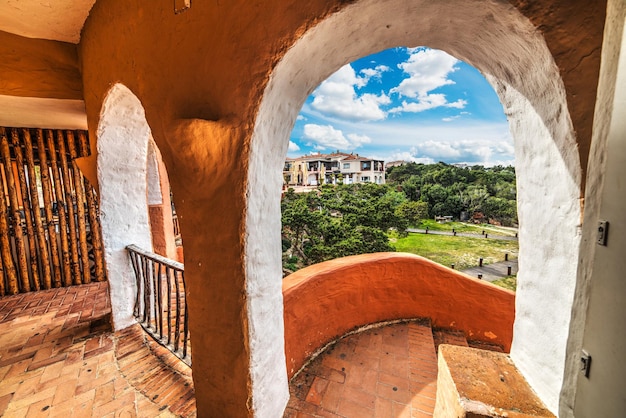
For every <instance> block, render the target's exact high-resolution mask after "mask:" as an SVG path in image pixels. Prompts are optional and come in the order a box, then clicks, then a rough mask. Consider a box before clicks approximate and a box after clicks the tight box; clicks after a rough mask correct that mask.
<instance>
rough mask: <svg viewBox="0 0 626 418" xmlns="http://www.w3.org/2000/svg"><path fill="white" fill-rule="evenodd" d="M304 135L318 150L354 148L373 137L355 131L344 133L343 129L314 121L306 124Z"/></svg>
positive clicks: (370, 140)
mask: <svg viewBox="0 0 626 418" xmlns="http://www.w3.org/2000/svg"><path fill="white" fill-rule="evenodd" d="M304 137H305V139H307V140H308V141H309V142H308V143H307V145H309V146H312V147H314V148H315V149H316V150H318V151H321V150H325V149H327V148H329V149H337V150H352V149H355V148H358V147H361V146H362V145H363V144H368V143H370V142H372V139H371V138H369V137H368V136H365V135H358V134H354V133H350V134H348V135H344V134H343V132H342V131H340V130H338V129H335V128H333V127H332V126H330V125H315V124H312V123H308V124H306V125H304Z"/></svg>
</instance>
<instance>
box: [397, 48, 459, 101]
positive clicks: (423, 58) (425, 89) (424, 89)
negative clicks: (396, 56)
mask: <svg viewBox="0 0 626 418" xmlns="http://www.w3.org/2000/svg"><path fill="white" fill-rule="evenodd" d="M457 62H459V60H457V59H456V58H454V57H453V56H451V55H448V54H446V53H445V52H443V51H439V50H437V49H419V50H417V51H412V52H411V55H410V56H409V59H408V60H407V61H405V62H403V63H400V64H398V67H399V68H401V69H402V70H403V71H404V72H405V73H407V74H408V75H409V78H406V79H404V80H402V82H401V83H400V85H398V87H395V88H393V89H392V90H391V92H392V93H396V92H397V93H399V94H400V95H402V96H406V97H411V98H417V97H419V96H424V95H427V94H428V93H429V92H431V91H433V90H435V89H437V88H439V87H442V86H445V85H448V84H454V81H452V80H450V79H448V75H449V74H450V73H452V72H454V71H456V70H457V69H458V68H457V67H455V66H454V65H455V64H456V63H457Z"/></svg>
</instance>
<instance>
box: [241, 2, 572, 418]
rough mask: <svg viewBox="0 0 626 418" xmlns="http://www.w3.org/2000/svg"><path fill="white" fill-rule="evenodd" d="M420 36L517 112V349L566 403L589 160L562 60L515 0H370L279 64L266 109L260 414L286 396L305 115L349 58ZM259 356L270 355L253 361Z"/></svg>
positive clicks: (259, 218) (254, 344)
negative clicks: (292, 176)
mask: <svg viewBox="0 0 626 418" xmlns="http://www.w3.org/2000/svg"><path fill="white" fill-rule="evenodd" d="M420 45H425V46H429V47H433V48H437V49H441V50H445V51H447V52H448V53H450V54H452V55H454V56H455V57H457V58H459V59H462V60H464V61H465V62H467V63H469V64H471V65H473V66H475V67H476V68H478V69H479V70H480V71H481V72H482V73H483V74H484V75H485V76H486V77H487V79H488V80H489V81H490V83H491V84H492V85H493V86H494V88H495V90H496V92H497V93H498V95H499V97H500V100H501V102H502V104H503V106H504V109H505V112H506V114H507V116H508V118H509V124H510V129H511V133H512V135H513V138H514V141H515V151H516V168H517V170H516V171H517V175H518V202H519V203H518V206H519V220H520V226H521V233H520V271H519V275H518V292H517V302H516V310H517V314H516V322H515V337H514V341H513V348H512V352H511V355H512V357H513V358H514V360H515V362H516V365H517V366H518V368H520V370H521V371H522V372H523V373H524V375H525V376H526V378H527V379H528V381H529V382H530V384H531V385H532V386H533V387H534V389H535V390H536V391H537V392H538V393H539V395H540V396H541V398H542V399H543V400H544V402H546V404H547V406H548V407H549V408H550V409H551V410H553V411H556V409H557V406H558V396H559V390H560V387H561V384H562V379H563V364H564V357H565V345H566V339H567V332H568V324H569V320H570V310H571V303H572V298H573V292H574V286H575V280H576V264H577V262H576V260H577V254H578V246H579V242H580V237H579V220H580V206H579V195H580V181H581V169H580V163H579V159H578V151H577V146H576V142H575V138H574V134H573V128H572V123H571V120H570V116H569V112H568V110H567V102H566V96H565V88H564V85H563V82H562V80H561V78H560V76H559V71H558V68H557V67H556V65H555V63H554V59H553V57H552V55H551V54H550V51H549V50H548V48H547V46H546V44H545V41H544V39H543V38H542V37H541V35H540V33H539V31H537V30H536V28H535V27H533V25H532V24H531V22H530V21H529V20H528V19H527V18H526V17H524V16H523V15H522V14H521V13H520V12H519V11H518V10H516V9H515V8H513V7H512V6H511V5H510V4H508V3H507V2H500V1H491V0H485V1H466V0H451V1H446V2H432V1H429V0H389V1H379V0H361V1H358V2H356V3H354V4H352V5H350V6H346V7H345V8H344V9H342V10H341V11H340V12H338V13H335V14H333V15H331V16H329V17H328V18H326V19H325V20H323V21H322V22H321V23H319V24H318V25H317V26H315V27H314V28H312V29H311V30H309V31H308V32H307V33H306V34H305V35H304V36H303V37H302V38H301V39H299V40H298V41H297V42H296V44H295V45H293V47H292V48H291V49H290V50H289V51H288V52H287V53H286V54H285V56H284V58H283V59H282V60H281V62H280V63H279V64H278V65H277V66H276V69H275V71H274V72H273V74H272V77H271V80H270V82H269V84H268V86H267V87H266V90H265V93H264V97H263V100H262V103H261V106H260V108H259V113H258V115H257V119H256V124H255V130H254V133H253V137H252V143H251V155H250V166H249V173H248V196H249V199H248V211H247V242H246V270H247V278H248V289H247V293H248V301H249V302H248V303H249V321H250V324H251V336H250V343H251V353H252V357H253V363H252V364H253V370H252V384H253V394H254V395H253V406H254V408H255V410H257V411H270V410H272V411H277V410H278V409H280V405H279V404H280V402H283V401H284V399H285V397H284V396H280V395H284V393H285V391H286V388H280V387H278V386H279V385H283V384H284V379H282V380H276V379H274V375H275V373H273V374H272V373H268V369H272V370H276V369H278V368H280V367H282V365H281V364H280V363H281V361H283V359H282V357H281V356H280V355H279V353H277V351H278V350H277V348H276V346H275V341H277V340H279V339H278V338H281V337H282V336H281V335H279V332H275V331H270V330H271V329H279V328H280V329H282V327H281V326H280V325H281V324H282V316H281V309H282V307H281V305H280V297H279V295H280V280H281V271H280V263H281V260H280V257H281V252H280V239H279V236H280V207H279V196H280V186H281V176H280V173H281V166H282V165H283V163H284V157H285V155H286V153H287V146H288V140H289V134H290V131H291V129H292V127H293V124H294V122H295V118H296V116H297V114H298V112H299V110H300V108H301V106H302V104H303V103H304V101H305V100H306V98H307V96H308V95H309V94H310V92H311V91H312V90H313V89H314V88H315V87H316V86H317V85H319V83H321V82H322V81H323V80H324V79H326V78H327V77H328V76H329V75H330V74H332V73H333V72H334V71H335V70H337V69H338V68H340V67H341V66H342V65H344V64H346V63H348V62H351V61H353V60H355V59H357V58H360V57H363V56H366V55H369V54H371V53H374V52H378V51H381V50H384V49H388V48H391V47H395V46H420ZM261 173H263V174H262V175H260V174H261ZM279 341H280V340H279ZM257 353H260V354H257ZM257 355H262V356H264V358H265V361H264V362H256V361H254V360H255V358H256V356H257ZM269 379H271V380H269ZM260 385H269V387H272V388H273V389H268V388H265V386H260ZM259 387H264V388H265V389H263V391H264V392H265V393H269V392H270V391H271V392H272V394H273V395H274V396H273V398H272V399H273V402H268V403H271V405H265V404H263V401H262V400H261V399H260V398H259V397H258V395H259V393H258V392H257V391H258V389H259ZM283 406H284V405H283ZM272 408H273V409H272ZM270 415H271V413H270V414H269V415H267V416H270ZM276 415H278V414H276ZM261 416H266V415H264V414H261Z"/></svg>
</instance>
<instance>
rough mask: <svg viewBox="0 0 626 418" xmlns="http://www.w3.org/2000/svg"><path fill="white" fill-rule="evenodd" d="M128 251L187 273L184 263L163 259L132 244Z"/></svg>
mask: <svg viewBox="0 0 626 418" xmlns="http://www.w3.org/2000/svg"><path fill="white" fill-rule="evenodd" d="M126 249H127V250H130V251H133V252H136V253H137V254H139V255H142V256H144V257H146V258H149V259H150V260H152V261H156V262H158V263H161V264H165V265H166V266H168V267H171V268H173V269H176V270H180V271H185V265H184V264H183V263H179V262H178V261H175V260H172V259H169V258H166V257H163V256H162V255H159V254H156V253H153V252H150V251H147V250H144V249H142V248H140V247H138V246H136V245H135V244H130V245H127V246H126Z"/></svg>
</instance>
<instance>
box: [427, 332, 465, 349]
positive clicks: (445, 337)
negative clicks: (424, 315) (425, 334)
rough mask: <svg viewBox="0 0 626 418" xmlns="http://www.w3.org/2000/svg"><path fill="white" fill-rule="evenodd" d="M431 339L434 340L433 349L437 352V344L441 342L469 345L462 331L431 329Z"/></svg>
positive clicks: (462, 345)
mask: <svg viewBox="0 0 626 418" xmlns="http://www.w3.org/2000/svg"><path fill="white" fill-rule="evenodd" d="M433 340H434V341H435V351H436V352H437V353H438V352H439V346H440V345H441V344H450V345H458V346H461V347H469V345H468V343H467V338H465V333H464V332H463V331H452V330H445V329H433Z"/></svg>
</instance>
